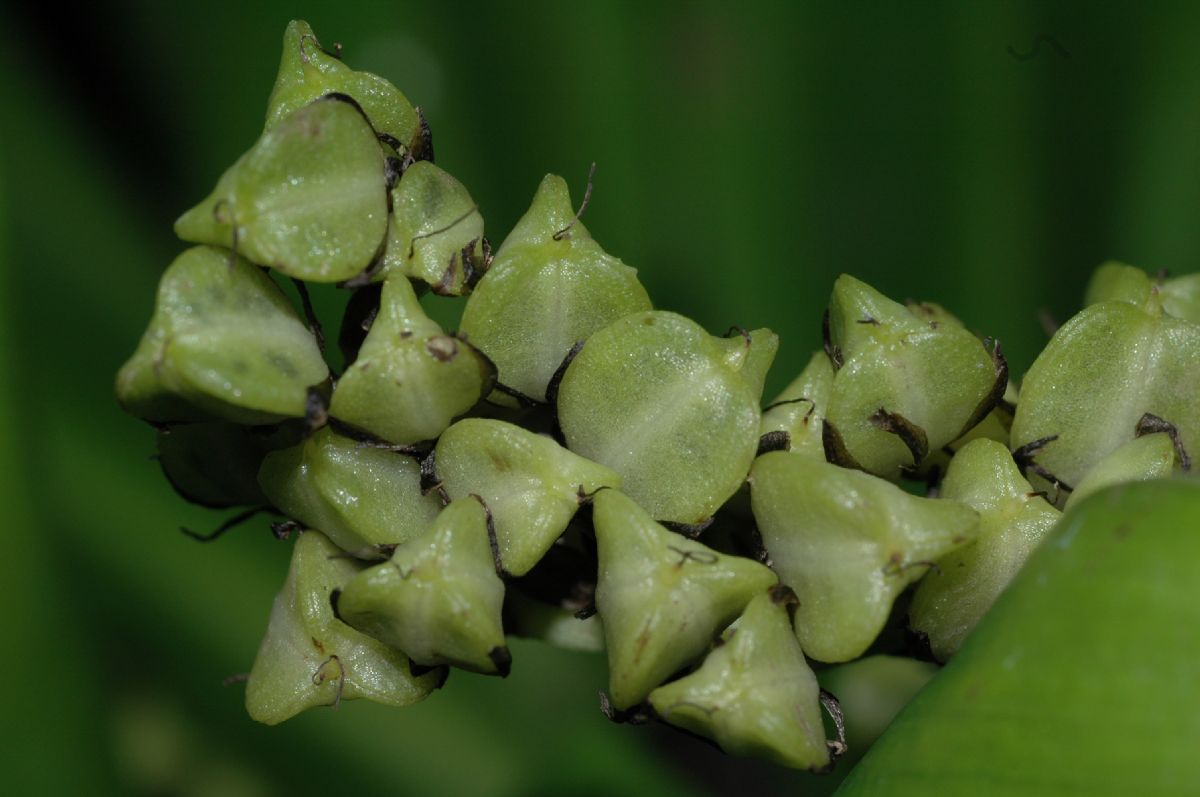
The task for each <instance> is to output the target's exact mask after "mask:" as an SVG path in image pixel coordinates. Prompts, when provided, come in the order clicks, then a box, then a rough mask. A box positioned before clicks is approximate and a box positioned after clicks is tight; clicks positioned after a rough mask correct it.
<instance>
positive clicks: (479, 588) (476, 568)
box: [337, 498, 511, 675]
mask: <svg viewBox="0 0 1200 797" xmlns="http://www.w3.org/2000/svg"><path fill="white" fill-rule="evenodd" d="M488 524H489V519H488V515H487V510H486V509H485V508H484V506H483V503H482V502H480V501H477V500H476V499H475V498H463V499H460V500H458V501H454V502H451V503H450V505H448V506H447V507H446V508H445V509H443V510H442V512H441V514H439V515H438V516H437V519H436V520H435V521H434V522H433V524H432V525H431V526H430V528H429V529H428V530H427V531H426V532H425V533H424V534H422V535H421V536H419V537H417V538H416V539H414V540H411V541H409V542H407V543H405V544H403V545H401V546H399V547H398V548H396V550H395V551H394V552H393V553H392V558H391V559H390V560H389V561H387V562H383V563H382V564H378V565H375V566H374V567H371V568H368V569H367V570H364V571H363V572H362V573H361V574H359V575H358V576H356V577H355V578H354V579H353V580H352V581H350V582H349V583H348V584H346V587H345V589H343V590H342V592H341V594H340V595H339V596H338V599H337V607H338V613H339V615H340V616H341V618H342V619H343V620H345V621H346V622H347V623H349V624H350V625H352V626H354V627H355V628H358V629H360V630H362V631H363V632H365V633H367V634H370V635H371V636H373V637H375V638H376V639H378V640H380V641H382V642H385V643H387V644H389V645H392V646H393V647H396V648H398V649H400V650H403V651H404V652H406V653H407V654H408V655H409V656H410V657H412V660H413V661H415V662H417V663H418V664H422V665H427V666H429V665H437V664H453V665H454V666H456V667H462V668H464V669H468V670H473V671H475V672H480V673H485V674H498V675H508V668H509V663H510V661H511V659H510V657H509V653H508V648H507V647H506V646H505V644H504V629H503V627H502V625H501V618H500V614H501V607H502V606H503V604H504V582H502V581H501V580H500V576H499V575H497V573H496V566H495V561H494V559H493V549H492V547H491V544H490V542H489V538H490V533H489V529H488Z"/></svg>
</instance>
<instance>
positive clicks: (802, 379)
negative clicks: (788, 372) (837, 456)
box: [759, 352, 833, 462]
mask: <svg viewBox="0 0 1200 797" xmlns="http://www.w3.org/2000/svg"><path fill="white" fill-rule="evenodd" d="M832 391H833V366H832V365H831V364H830V362H829V358H828V357H826V356H825V354H824V353H823V352H817V353H816V354H814V355H813V356H812V359H810V360H809V361H808V365H807V366H805V367H804V370H803V371H801V372H800V375H799V376H798V377H796V379H795V380H794V381H793V382H792V383H791V384H790V385H788V386H787V387H786V388H784V389H783V392H782V393H780V394H779V395H778V396H777V397H776V398H775V400H774V401H772V402H771V403H770V404H769V405H768V406H767V408H766V409H765V410H763V415H762V423H761V425H760V426H759V435H760V436H762V435H768V434H772V433H774V434H778V433H780V432H783V433H786V434H787V443H788V445H787V450H788V451H790V452H792V453H793V454H802V455H804V456H806V457H808V458H810V459H816V460H819V461H821V462H824V461H825V446H824V443H822V442H821V425H822V423H823V422H824V420H825V409H826V407H828V406H829V394H830V393H831V392H832Z"/></svg>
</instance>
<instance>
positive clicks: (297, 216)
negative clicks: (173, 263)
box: [175, 95, 388, 282]
mask: <svg viewBox="0 0 1200 797" xmlns="http://www.w3.org/2000/svg"><path fill="white" fill-rule="evenodd" d="M387 224H388V208H387V178H386V176H385V173H384V157H383V151H382V150H381V149H380V147H379V142H378V141H377V140H376V139H375V133H374V131H373V130H372V129H371V125H370V124H369V123H368V122H367V120H366V118H365V117H364V116H363V114H362V111H361V109H360V108H359V107H358V106H357V105H355V104H354V103H353V101H348V100H347V98H346V97H344V96H342V95H333V96H330V97H326V98H323V99H319V100H316V101H314V102H313V103H311V104H310V105H306V106H304V107H303V108H300V109H298V110H296V111H295V112H293V113H292V114H290V115H289V116H287V117H286V118H285V119H283V120H282V121H281V122H280V123H279V124H278V125H275V126H274V127H272V128H271V129H269V130H268V131H267V132H265V133H263V135H262V137H261V138H259V140H258V141H257V142H256V143H255V144H254V146H253V147H252V148H251V149H250V151H249V152H247V153H246V154H245V155H243V156H242V157H240V158H238V160H237V162H236V163H234V164H233V166H231V167H230V168H229V170H228V171H226V172H225V174H223V175H221V178H220V180H218V181H217V186H216V188H214V189H213V192H212V193H211V194H209V196H208V197H207V198H206V199H204V201H202V202H201V203H200V204H199V205H197V206H196V207H194V208H192V209H191V210H189V211H187V212H186V213H184V214H183V215H182V216H180V217H179V219H178V220H177V221H176V222H175V233H176V235H178V236H179V237H180V238H182V239H183V240H185V241H191V242H193V243H201V244H213V245H216V246H224V247H229V248H232V249H235V250H237V252H238V253H239V254H242V255H244V256H245V257H247V258H248V259H250V260H252V261H254V262H255V263H257V264H259V265H260V266H269V267H271V268H274V269H277V270H278V271H280V272H282V273H284V274H287V275H288V276H289V277H295V278H296V279H302V280H311V281H314V282H340V281H342V280H348V279H350V278H351V277H354V276H356V275H357V274H359V273H360V272H363V271H365V270H366V269H367V267H368V266H370V264H371V261H372V260H373V259H374V258H375V256H376V255H377V254H378V253H379V252H380V251H381V249H382V247H383V241H384V235H385V233H386V232H387Z"/></svg>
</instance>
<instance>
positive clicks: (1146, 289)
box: [1083, 262, 1200, 323]
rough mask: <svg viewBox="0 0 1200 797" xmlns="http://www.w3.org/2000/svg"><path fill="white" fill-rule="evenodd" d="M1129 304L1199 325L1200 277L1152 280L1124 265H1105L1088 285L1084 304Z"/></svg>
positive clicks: (1096, 272) (1094, 274) (1132, 267)
mask: <svg viewBox="0 0 1200 797" xmlns="http://www.w3.org/2000/svg"><path fill="white" fill-rule="evenodd" d="M1109 301H1118V302H1128V303H1129V304H1132V305H1135V306H1137V307H1141V308H1143V309H1145V310H1146V311H1147V312H1150V313H1154V312H1156V311H1157V310H1159V309H1161V310H1162V311H1163V312H1164V313H1166V314H1167V315H1169V316H1173V317H1175V318H1183V319H1186V320H1188V321H1192V322H1194V323H1200V273H1197V274H1187V275H1184V276H1182V277H1174V278H1171V279H1168V278H1166V277H1151V276H1150V275H1148V274H1147V273H1146V272H1145V271H1142V270H1141V269H1140V268H1135V267H1134V266H1127V265H1125V264H1124V263H1116V262H1110V263H1105V264H1104V265H1102V266H1100V267H1099V268H1098V269H1096V271H1095V273H1093V274H1092V279H1091V281H1089V282H1088V287H1087V292H1086V293H1085V294H1084V301H1083V304H1084V306H1085V307H1090V306H1092V305H1093V304H1099V303H1100V302H1109Z"/></svg>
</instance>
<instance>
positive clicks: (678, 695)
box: [649, 586, 829, 769]
mask: <svg viewBox="0 0 1200 797" xmlns="http://www.w3.org/2000/svg"><path fill="white" fill-rule="evenodd" d="M795 600H796V597H795V595H794V594H793V593H792V591H791V590H790V589H788V588H787V587H780V586H776V587H773V588H771V589H770V590H769V591H767V592H763V593H760V594H759V595H758V596H756V597H755V598H754V599H753V600H751V601H750V604H749V605H748V606H747V607H746V610H745V611H744V612H743V613H742V616H741V617H740V618H739V619H738V622H737V625H736V626H734V627H733V628H731V629H729V630H728V631H726V632H725V634H724V635H723V637H722V644H720V645H719V646H717V647H716V648H714V649H713V650H712V652H710V653H709V654H708V657H707V658H706V659H705V660H704V663H703V664H702V665H701V666H700V668H699V669H698V670H696V671H695V672H693V673H691V674H689V675H686V676H684V677H683V678H680V679H679V680H677V681H672V682H671V683H669V684H666V685H665V686H660V687H659V688H657V689H655V690H654V691H653V692H651V693H650V698H649V701H650V705H651V706H652V707H653V708H654V712H655V713H656V714H657V715H658V716H660V717H662V718H663V719H664V720H666V721H667V722H669V723H671V724H672V725H678V726H679V727H681V728H684V729H685V730H689V731H692V732H693V733H698V734H700V735H701V736H706V737H708V738H710V739H713V740H714V741H716V742H717V744H719V745H720V746H721V749H722V750H724V751H725V752H727V753H732V754H734V755H746V756H757V757H761V758H766V759H768V760H770V761H775V762H776V763H779V764H783V765H784V766H788V767H795V768H796V769H821V768H823V767H825V766H827V765H828V764H829V747H828V745H827V744H826V742H825V723H824V719H823V717H822V715H821V699H820V688H819V687H818V686H817V679H816V676H814V675H813V672H812V670H811V669H810V668H809V666H808V662H807V661H806V660H805V658H804V651H802V650H801V649H800V643H799V642H797V641H796V635H795V634H794V633H793V632H792V618H791V615H790V614H789V611H788V603H789V602H790V603H793V604H794V602H795Z"/></svg>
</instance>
